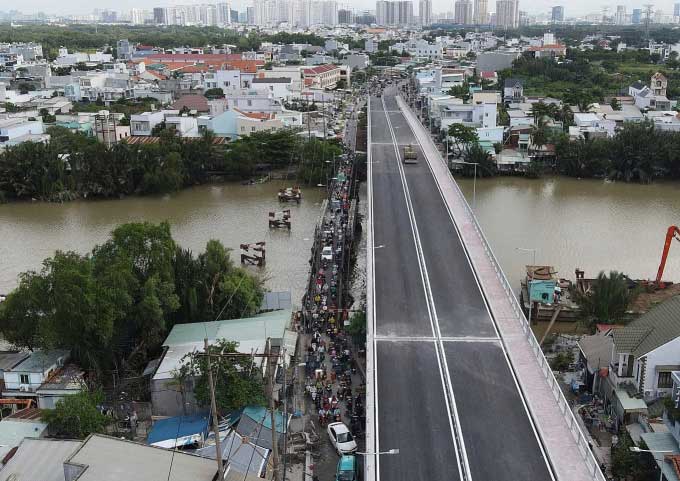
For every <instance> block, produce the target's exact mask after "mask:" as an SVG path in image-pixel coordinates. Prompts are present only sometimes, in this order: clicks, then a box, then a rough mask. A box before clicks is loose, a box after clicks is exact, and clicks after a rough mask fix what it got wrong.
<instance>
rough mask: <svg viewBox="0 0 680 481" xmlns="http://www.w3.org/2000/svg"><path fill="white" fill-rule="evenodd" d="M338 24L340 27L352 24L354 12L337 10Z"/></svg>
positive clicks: (343, 9) (342, 9)
mask: <svg viewBox="0 0 680 481" xmlns="http://www.w3.org/2000/svg"><path fill="white" fill-rule="evenodd" d="M338 23H339V24H341V25H349V24H352V23H354V12H352V11H351V10H349V9H345V8H341V9H340V10H338Z"/></svg>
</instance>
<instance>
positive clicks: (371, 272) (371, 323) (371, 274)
mask: <svg viewBox="0 0 680 481" xmlns="http://www.w3.org/2000/svg"><path fill="white" fill-rule="evenodd" d="M367 104H368V110H367V117H368V119H367V121H368V124H367V139H368V143H367V146H368V148H367V149H366V150H368V152H367V162H368V225H369V229H368V239H366V244H367V245H368V246H370V247H371V248H370V249H367V253H366V261H367V266H366V268H367V271H368V272H367V278H368V279H370V280H371V281H372V282H371V289H366V303H367V305H368V306H370V307H371V308H370V309H366V311H367V313H368V316H369V317H370V318H369V320H368V322H367V325H368V329H369V333H368V336H369V339H368V342H369V343H372V344H373V346H372V347H373V349H372V350H373V352H372V353H371V356H369V358H368V359H369V360H370V361H371V363H372V367H373V369H372V370H371V371H370V372H371V374H370V375H371V381H372V382H369V386H368V387H369V389H370V388H371V384H372V394H373V400H374V402H373V412H372V417H373V422H372V425H373V426H375V430H374V432H373V446H374V448H373V452H375V453H378V452H380V447H379V432H380V430H379V429H378V362H377V357H378V346H377V342H376V340H375V337H374V336H375V333H376V306H375V300H374V299H375V255H374V252H373V251H374V247H375V246H374V245H373V242H374V232H373V162H372V160H371V158H372V150H373V149H371V97H370V96H369V97H368V103H367ZM371 338H372V339H371ZM367 367H368V366H367ZM367 412H368V410H367ZM367 424H368V420H367ZM368 458H372V459H368ZM371 461H374V462H375V473H371V467H372V466H371ZM366 474H367V476H366V477H367V480H368V481H378V480H379V479H380V456H368V457H367V459H366ZM371 474H375V477H374V478H372V477H371Z"/></svg>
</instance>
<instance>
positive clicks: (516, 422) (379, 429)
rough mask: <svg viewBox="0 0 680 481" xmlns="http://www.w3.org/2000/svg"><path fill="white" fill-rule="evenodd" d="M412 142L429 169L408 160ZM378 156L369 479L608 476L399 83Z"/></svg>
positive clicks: (370, 284)
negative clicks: (406, 149) (395, 451)
mask: <svg viewBox="0 0 680 481" xmlns="http://www.w3.org/2000/svg"><path fill="white" fill-rule="evenodd" d="M405 145H412V146H413V147H414V148H415V149H416V151H417V153H418V158H419V162H418V163H417V164H409V165H405V164H403V163H402V162H401V160H402V159H401V157H402V153H403V147H404V146H405ZM367 162H368V223H367V225H368V241H367V242H368V246H367V250H368V255H367V263H368V265H367V314H368V356H367V377H368V381H367V406H366V407H367V435H366V445H367V446H366V451H367V452H369V454H366V455H365V457H366V463H365V466H366V468H365V475H366V476H365V479H367V480H369V481H398V480H408V481H415V480H418V481H457V480H460V481H471V480H475V481H476V480H480V481H529V480H531V481H550V480H556V481H565V480H569V481H586V480H598V481H603V480H604V477H603V476H602V473H601V472H600V469H599V467H598V465H597V462H596V460H595V458H594V457H593V455H592V453H591V451H590V448H589V445H588V440H587V438H586V437H585V436H584V435H583V433H582V432H581V430H580V429H579V425H578V424H577V420H576V418H575V417H574V415H573V413H572V410H571V407H570V405H569V403H568V402H567V401H566V399H565V398H564V396H563V394H562V391H561V390H560V387H559V385H558V382H557V381H556V379H555V377H554V376H553V373H552V371H551V369H550V367H549V366H548V363H547V361H546V359H545V357H544V356H543V353H542V352H541V350H540V347H539V346H538V343H537V341H536V339H535V337H534V335H533V333H532V332H531V329H530V327H529V325H528V323H527V321H526V319H525V317H524V315H523V313H522V311H521V309H520V307H519V303H518V302H517V300H516V298H515V296H514V293H513V289H512V287H511V286H510V284H509V283H508V281H507V279H506V278H505V276H504V274H503V271H502V269H501V267H500V266H499V264H498V262H497V260H496V258H495V256H494V254H493V251H492V250H491V247H490V246H489V244H488V242H487V241H486V239H485V237H484V234H483V233H482V230H481V228H480V227H479V224H478V223H477V221H476V219H475V216H474V213H473V212H472V210H471V209H470V207H469V206H468V204H467V201H466V200H465V198H464V196H463V194H462V193H461V191H460V189H459V188H458V186H457V184H456V182H455V180H454V179H453V178H452V177H451V175H450V173H449V171H448V168H447V167H446V164H445V162H444V160H443V159H442V157H441V155H440V153H439V151H438V150H437V148H436V146H435V145H434V143H433V142H432V140H431V138H430V136H429V134H428V132H427V131H426V130H425V129H424V128H423V127H422V125H421V124H420V123H419V122H418V120H417V118H416V116H415V115H414V114H413V112H411V110H410V109H409V107H408V106H407V105H406V103H405V102H404V101H403V100H402V99H401V97H398V96H397V92H396V89H392V90H388V91H386V92H385V94H384V95H383V96H382V97H371V98H370V101H369V105H368V160H367ZM508 215H512V213H511V212H508ZM395 448H398V449H399V453H398V454H396V455H389V454H380V453H384V452H386V451H389V450H390V449H395Z"/></svg>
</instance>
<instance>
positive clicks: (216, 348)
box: [175, 339, 265, 415]
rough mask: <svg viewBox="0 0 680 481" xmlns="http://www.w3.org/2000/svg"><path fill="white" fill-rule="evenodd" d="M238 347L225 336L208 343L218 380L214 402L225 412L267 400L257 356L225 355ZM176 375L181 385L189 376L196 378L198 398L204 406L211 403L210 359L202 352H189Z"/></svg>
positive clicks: (263, 402) (259, 403)
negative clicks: (215, 342) (215, 341)
mask: <svg viewBox="0 0 680 481" xmlns="http://www.w3.org/2000/svg"><path fill="white" fill-rule="evenodd" d="M237 347H238V343H236V342H232V341H227V340H225V339H221V340H219V341H218V342H217V344H213V345H211V346H210V347H209V350H210V353H211V354H212V355H211V365H212V371H213V379H214V380H215V403H216V404H217V410H218V411H219V412H220V414H223V415H224V414H227V413H230V412H232V411H234V410H236V409H241V408H243V407H244V406H252V405H260V406H262V405H264V404H265V397H264V386H263V381H262V380H263V376H262V372H261V371H260V369H259V368H258V367H257V365H256V363H255V359H256V358H251V357H243V356H236V357H227V356H222V354H234V353H236V352H238V351H237V350H236V349H237ZM175 378H176V379H177V381H178V383H180V384H181V385H183V383H184V382H185V381H186V380H187V379H189V378H196V385H195V388H194V394H195V395H196V400H197V401H198V402H199V403H200V404H201V405H203V406H209V405H210V390H209V383H208V359H207V357H206V356H205V355H203V353H196V352H193V353H191V354H187V355H186V356H185V357H184V358H183V366H182V367H181V368H180V370H179V372H176V373H175Z"/></svg>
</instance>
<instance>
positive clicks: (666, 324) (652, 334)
mask: <svg viewBox="0 0 680 481" xmlns="http://www.w3.org/2000/svg"><path fill="white" fill-rule="evenodd" d="M613 336H614V344H615V345H616V351H617V352H622V353H629V354H632V355H633V356H635V357H641V356H644V355H645V354H647V353H648V352H650V351H652V350H654V349H656V348H657V347H659V346H662V345H664V344H666V343H667V342H669V341H672V340H673V339H675V338H677V337H679V336H680V296H676V297H671V298H670V299H668V300H666V301H664V302H662V303H661V304H658V305H657V306H655V307H653V308H652V309H651V310H650V311H649V312H647V313H646V314H643V315H642V316H640V317H639V318H637V319H636V320H634V321H633V322H631V323H630V324H628V325H627V326H626V327H624V328H621V329H616V330H615V331H614V334H613Z"/></svg>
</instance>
